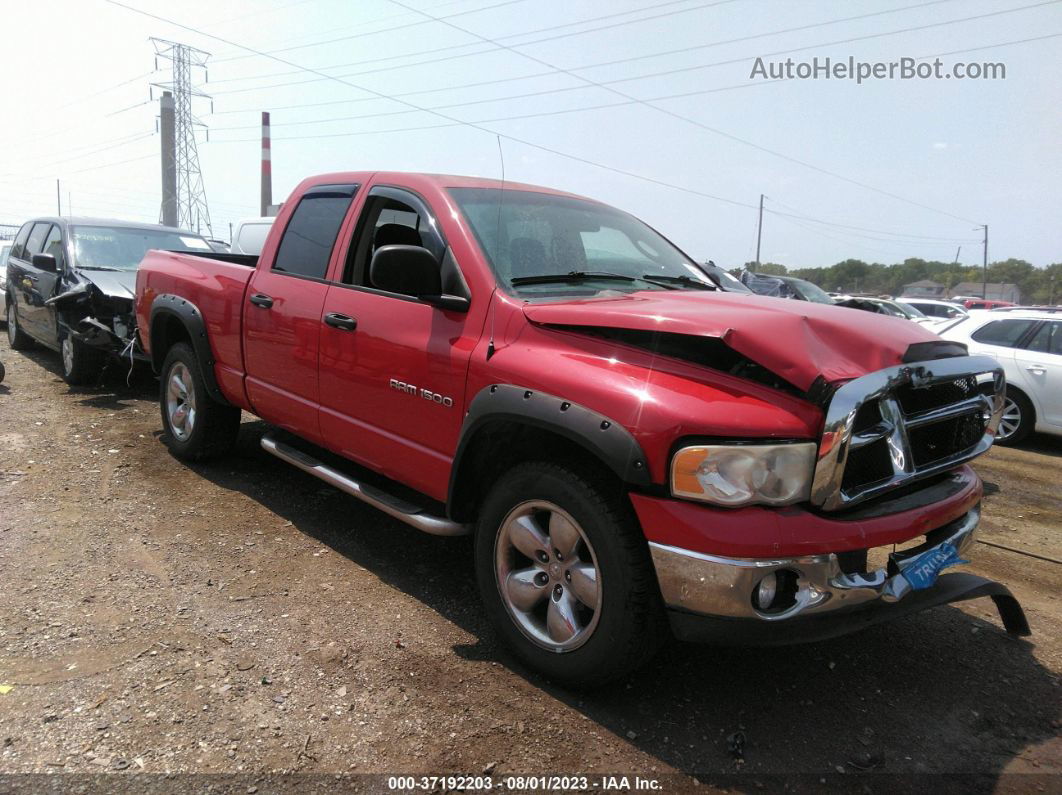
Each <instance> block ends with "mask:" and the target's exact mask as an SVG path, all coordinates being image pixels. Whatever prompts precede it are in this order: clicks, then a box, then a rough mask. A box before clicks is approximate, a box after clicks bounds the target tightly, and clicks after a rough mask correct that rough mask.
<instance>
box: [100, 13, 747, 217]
mask: <svg viewBox="0 0 1062 795" xmlns="http://www.w3.org/2000/svg"><path fill="white" fill-rule="evenodd" d="M106 2H108V3H110V4H111V5H114V6H118V7H119V8H124V9H126V10H127V11H131V12H133V13H135V14H140V15H141V16H145V17H149V18H151V19H155V20H158V21H160V22H165V23H166V24H168V25H173V26H175V27H178V28H181V29H182V30H187V31H189V32H191V33H195V34H197V35H200V36H206V37H207V38H211V39H214V40H215V41H220V42H223V43H225V44H228V45H230V46H232V47H239V48H240V49H244V50H247V51H248V52H251V53H255V54H257V55H261V56H262V57H265V58H271V59H273V60H275V61H278V62H280V63H283V64H287V65H288V66H292V67H298V66H299V64H296V63H293V62H291V61H288V60H285V59H283V58H280V57H278V56H276V55H270V54H268V53H265V52H261V51H259V50H255V49H254V48H253V47H248V46H247V45H244V44H237V43H236V42H234V41H232V40H230V39H225V38H223V37H221V36H218V35H216V34H213V33H207V32H206V31H204V30H201V29H199V28H194V27H192V26H190V25H185V24H183V23H181V22H177V21H175V20H172V19H168V18H166V17H163V16H159V15H158V14H153V13H151V12H149V11H144V10H143V9H140V8H136V7H134V6H130V5H127V4H125V3H123V2H120V0H106ZM301 68H303V69H305V71H307V72H310V73H311V74H319V75H321V76H322V77H325V78H327V79H329V80H333V81H335V82H338V83H341V84H343V85H346V86H350V87H351V88H356V89H359V90H361V91H365V92H367V93H371V94H375V95H376V96H378V97H380V98H381V99H391V97H389V96H388V95H387V94H384V93H382V92H379V91H376V90H375V89H371V88H365V87H363V86H359V85H357V84H355V83H350V82H348V81H346V80H343V79H342V78H339V77H335V76H334V75H325V74H323V73H321V72H319V71H317V70H315V69H313V68H312V67H308V66H306V67H301ZM395 101H396V102H401V103H403V104H406V105H409V106H410V107H412V108H415V109H416V110H423V111H425V112H429V113H433V114H434V115H436V116H439V117H440V118H442V119H446V120H447V121H450V122H454V123H455V124H460V125H464V126H466V127H469V128H471V129H474V130H479V131H480V132H485V133H488V134H489V135H492V136H495V137H501V138H504V139H506V140H508V141H512V142H513V143H518V144H523V145H524V146H527V147H529V148H531V149H537V150H539V151H542V152H548V153H550V154H553V155H556V156H558V157H563V158H565V159H568V160H572V161H575V162H579V163H584V164H586V165H591V166H594V167H596V168H600V169H603V170H605V171H611V172H613V173H615V174H622V175H624V176H627V177H631V178H633V179H638V180H641V181H643V182H647V183H650V184H654V185H660V186H662V187H667V188H673V189H675V190H678V191H682V192H683V193H689V194H692V195H695V196H702V197H704V198H708V199H714V200H716V201H720V202H724V203H726V204H731V205H734V206H737V207H752V206H753V205H750V204H748V203H746V202H741V201H736V200H734V199H728V198H726V197H723V196H716V195H715V194H712V193H708V192H706V191H699V190H696V189H694V188H688V187H685V186H683V185H675V184H672V183H669V182H665V181H664V180H660V179H656V178H655V177H649V176H646V175H644V174H637V173H635V172H633V171H627V170H625V169H620V168H615V167H613V166H608V165H605V164H604V163H598V162H596V161H593V160H590V159H589V158H585V157H579V156H578V155H573V154H570V153H568V152H563V151H561V150H559V149H554V148H553V147H549V146H544V145H542V144H536V143H533V142H531V141H527V140H524V139H522V138H517V137H516V136H514V135H508V134H506V133H501V132H497V131H495V130H492V129H490V128H489V127H483V126H481V125H479V124H476V123H473V122H466V121H462V120H461V119H458V118H455V117H453V116H448V115H446V114H445V113H440V112H439V111H429V110H428V109H427V108H422V107H419V106H417V105H415V104H413V103H411V102H408V101H406V100H395Z"/></svg>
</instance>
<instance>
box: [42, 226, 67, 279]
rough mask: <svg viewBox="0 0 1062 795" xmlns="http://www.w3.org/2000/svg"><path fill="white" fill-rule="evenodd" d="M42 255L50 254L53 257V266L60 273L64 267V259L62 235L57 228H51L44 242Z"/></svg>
mask: <svg viewBox="0 0 1062 795" xmlns="http://www.w3.org/2000/svg"><path fill="white" fill-rule="evenodd" d="M41 253H42V254H51V255H52V256H53V257H55V265H56V267H57V268H58V269H59V270H60V271H61V270H63V268H64V267H65V264H66V258H65V257H64V256H63V233H62V231H61V230H60V229H59V227H58V226H54V225H53V226H52V231H51V232H49V233H48V238H47V239H46V240H45V241H44V250H43V251H42V252H41Z"/></svg>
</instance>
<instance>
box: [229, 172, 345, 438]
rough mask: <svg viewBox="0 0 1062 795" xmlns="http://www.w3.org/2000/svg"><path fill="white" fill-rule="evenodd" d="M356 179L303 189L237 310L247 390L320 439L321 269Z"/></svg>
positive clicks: (296, 429)
mask: <svg viewBox="0 0 1062 795" xmlns="http://www.w3.org/2000/svg"><path fill="white" fill-rule="evenodd" d="M356 190H357V186H356V185H319V186H316V187H314V188H310V189H309V190H308V191H306V193H304V194H303V195H302V197H301V198H300V200H299V204H298V206H296V208H295V211H294V212H293V213H292V215H291V217H290V219H289V220H288V224H287V226H286V228H285V229H284V234H283V236H282V237H281V239H280V243H279V244H278V246H277V251H276V255H275V257H273V261H272V267H270V268H266V267H265V264H264V263H263V264H262V265H261V266H260V267H259V268H258V269H257V270H256V271H255V274H254V276H253V277H252V278H251V283H250V285H249V286H248V289H247V293H246V297H245V300H246V301H247V302H248V303H247V304H246V306H245V307H244V309H243V318H244V320H243V333H244V361H245V366H246V370H247V395H248V397H249V399H250V401H251V404H252V405H253V406H254V410H255V413H257V414H258V415H259V416H261V417H262V418H263V419H265V420H267V421H268V422H271V423H273V424H275V425H279V426H280V427H282V428H286V429H288V430H290V431H292V432H293V433H296V434H298V435H300V436H304V437H306V438H307V439H310V440H312V441H315V442H317V443H320V442H321V435H320V428H319V425H318V419H317V411H318V403H319V399H318V385H317V357H318V338H319V336H320V325H321V314H322V308H323V306H324V299H325V294H326V293H327V292H328V282H327V281H326V275H327V273H328V269H329V264H330V263H331V260H332V257H333V254H334V251H333V250H334V249H335V243H336V237H337V236H338V234H339V229H340V227H341V226H342V224H343V220H344V218H345V216H346V214H347V212H348V211H349V210H350V206H351V203H352V202H353V199H354V194H355V192H356Z"/></svg>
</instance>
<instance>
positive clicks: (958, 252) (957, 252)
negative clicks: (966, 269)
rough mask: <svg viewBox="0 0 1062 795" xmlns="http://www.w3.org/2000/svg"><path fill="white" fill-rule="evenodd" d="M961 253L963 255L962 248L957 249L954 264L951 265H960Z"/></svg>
mask: <svg viewBox="0 0 1062 795" xmlns="http://www.w3.org/2000/svg"><path fill="white" fill-rule="evenodd" d="M960 253H962V246H959V247H958V248H957V249H955V261H954V262H953V263H951V264H952V265H958V264H959V254H960Z"/></svg>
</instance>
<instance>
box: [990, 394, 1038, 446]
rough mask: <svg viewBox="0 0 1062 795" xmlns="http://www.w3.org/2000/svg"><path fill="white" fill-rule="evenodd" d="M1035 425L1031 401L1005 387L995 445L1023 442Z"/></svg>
mask: <svg viewBox="0 0 1062 795" xmlns="http://www.w3.org/2000/svg"><path fill="white" fill-rule="evenodd" d="M1035 425H1036V409H1034V408H1033V405H1032V401H1030V400H1029V398H1027V397H1026V396H1025V395H1024V394H1022V393H1021V392H1019V391H1018V390H1016V389H1012V388H1011V387H1009V386H1008V387H1007V392H1006V394H1005V395H1004V396H1003V416H1002V417H1000V419H999V429H998V430H997V431H996V444H1001V445H1003V446H1008V445H1014V444H1018V443H1020V442H1022V441H1024V440H1025V439H1026V438H1028V436H1029V434H1030V433H1032V432H1033V428H1034V427H1035Z"/></svg>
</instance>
